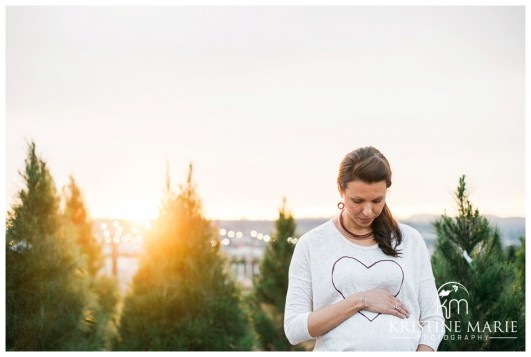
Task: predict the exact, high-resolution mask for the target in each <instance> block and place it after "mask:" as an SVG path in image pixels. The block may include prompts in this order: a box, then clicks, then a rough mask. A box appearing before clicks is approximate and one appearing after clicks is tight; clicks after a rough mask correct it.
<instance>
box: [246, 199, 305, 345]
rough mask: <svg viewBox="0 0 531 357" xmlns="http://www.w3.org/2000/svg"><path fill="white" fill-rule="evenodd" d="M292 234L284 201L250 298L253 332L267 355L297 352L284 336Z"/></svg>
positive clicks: (292, 230) (293, 229)
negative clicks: (271, 352)
mask: <svg viewBox="0 0 531 357" xmlns="http://www.w3.org/2000/svg"><path fill="white" fill-rule="evenodd" d="M295 230H296V223H295V219H294V218H293V216H292V215H291V213H289V212H287V210H286V201H285V199H284V202H283V205H282V208H281V209H280V210H279V214H278V218H277V220H276V221H275V229H274V233H273V235H272V239H271V240H270V241H269V243H268V245H267V247H266V250H265V253H264V256H263V258H262V260H261V262H260V274H259V276H258V277H257V278H255V280H254V283H253V291H252V292H251V297H250V301H251V306H252V316H253V323H254V328H255V330H256V332H257V335H258V338H259V341H260V345H261V347H262V349H264V350H267V351H290V350H297V349H300V347H299V348H297V347H295V346H292V345H291V344H290V343H289V341H288V339H287V338H286V335H285V334H284V307H285V303H286V293H287V291H288V270H289V264H290V261H291V256H292V255H293V250H294V248H295Z"/></svg>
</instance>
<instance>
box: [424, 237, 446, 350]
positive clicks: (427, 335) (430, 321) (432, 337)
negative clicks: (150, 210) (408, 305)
mask: <svg viewBox="0 0 531 357" xmlns="http://www.w3.org/2000/svg"><path fill="white" fill-rule="evenodd" d="M420 271H421V274H420V281H419V297H418V299H419V306H420V321H421V326H422V334H421V337H420V342H419V344H423V345H427V346H430V347H431V348H433V350H434V351H436V350H437V348H438V347H439V343H440V342H441V340H442V339H443V337H444V332H445V331H444V329H445V327H444V317H443V313H442V309H441V304H440V301H439V295H438V293H437V288H436V286H435V278H434V277H433V270H432V267H431V262H430V255H429V251H428V248H427V247H426V243H425V242H424V241H423V240H422V244H421V266H420Z"/></svg>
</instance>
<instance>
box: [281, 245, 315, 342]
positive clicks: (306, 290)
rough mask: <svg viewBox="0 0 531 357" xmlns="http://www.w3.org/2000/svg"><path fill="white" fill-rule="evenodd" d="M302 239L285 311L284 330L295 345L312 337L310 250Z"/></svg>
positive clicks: (293, 262) (294, 258) (293, 260)
mask: <svg viewBox="0 0 531 357" xmlns="http://www.w3.org/2000/svg"><path fill="white" fill-rule="evenodd" d="M304 248H305V247H304V241H303V240H302V239H301V240H299V242H298V243H297V245H296V247H295V251H294V252H293V256H292V258H291V263H290V267H289V283H288V292H287V295H286V308H285V311H284V332H285V334H286V337H287V338H288V340H289V342H290V343H291V344H293V345H296V344H299V343H301V342H304V341H307V340H310V339H312V337H311V336H310V333H309V332H308V316H309V315H310V313H311V312H312V305H313V304H312V281H311V272H310V264H309V259H308V251H306V250H305V249H304Z"/></svg>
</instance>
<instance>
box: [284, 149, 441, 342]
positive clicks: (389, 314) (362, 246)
mask: <svg viewBox="0 0 531 357" xmlns="http://www.w3.org/2000/svg"><path fill="white" fill-rule="evenodd" d="M337 183H338V190H339V193H340V195H341V202H339V203H338V208H339V210H340V213H339V214H338V215H337V216H336V217H334V218H332V219H331V220H329V221H328V222H326V223H324V224H322V225H321V226H319V227H317V228H314V229H313V230H311V231H309V232H308V233H306V234H304V235H303V236H302V237H301V239H300V240H299V241H298V243H297V245H296V247H295V251H294V253H293V257H292V260H291V264H290V268H289V286H288V293H287V296H286V309H285V314H284V330H285V333H286V336H287V338H288V340H289V341H290V342H291V343H292V344H299V343H301V342H304V341H306V340H310V339H316V341H315V348H314V350H315V351H382V350H388V351H435V350H437V347H438V346H439V343H440V341H441V340H442V338H443V336H444V319H443V315H442V311H441V308H440V302H439V297H438V295H437V289H436V287H435V281H434V278H433V273H432V268H431V263H430V255H429V252H428V249H427V247H426V244H425V242H424V240H423V239H422V237H421V236H420V234H419V233H418V232H417V231H416V230H415V229H413V228H411V227H409V226H407V225H404V224H399V223H397V222H396V221H395V220H394V218H393V217H392V215H391V212H390V210H389V208H388V207H387V205H386V201H385V198H386V193H387V189H388V188H389V187H390V186H391V168H390V166H389V162H388V161H387V159H386V158H385V157H384V156H383V155H382V153H380V151H378V150H377V149H375V148H373V147H364V148H359V149H357V150H354V151H352V152H350V153H349V154H347V155H346V156H345V158H344V159H343V161H342V162H341V165H340V167H339V175H338V179H337Z"/></svg>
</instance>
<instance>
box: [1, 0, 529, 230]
mask: <svg viewBox="0 0 531 357" xmlns="http://www.w3.org/2000/svg"><path fill="white" fill-rule="evenodd" d="M6 22H7V23H6V165H5V167H6V169H5V170H6V179H5V180H6V188H5V189H6V206H7V208H9V207H10V206H11V205H12V203H13V202H14V199H15V197H16V192H17V191H18V190H20V188H21V187H22V186H21V185H22V181H21V178H20V176H19V175H18V173H17V172H18V171H19V170H21V169H22V168H23V165H24V159H25V157H26V151H27V142H28V141H29V140H34V141H35V143H36V145H37V150H38V152H39V154H40V155H41V156H42V158H43V159H44V160H45V161H47V162H48V164H49V167H50V170H51V172H52V175H53V176H54V178H55V180H56V184H57V187H58V189H60V188H61V187H62V186H63V185H65V184H66V183H67V181H68V176H69V175H73V176H74V177H75V179H76V181H77V183H78V184H79V186H80V187H81V189H82V191H83V194H84V197H85V203H86V204H87V206H88V209H89V211H90V214H91V216H92V217H93V218H104V217H107V218H125V219H137V220H140V219H148V218H154V217H155V216H156V215H157V212H158V207H159V205H160V202H161V198H162V194H163V190H164V186H165V180H166V170H167V166H169V168H170V173H171V178H172V184H173V187H174V188H175V189H177V187H178V185H179V183H182V182H184V180H185V179H186V172H187V169H188V164H189V163H190V162H193V165H194V171H195V172H194V177H195V182H196V183H197V189H198V193H199V195H200V196H201V198H202V200H203V204H204V208H205V213H206V215H207V216H208V217H209V218H212V219H240V218H249V219H251V218H263V219H273V218H275V217H276V215H277V210H278V208H279V207H280V205H281V203H282V197H283V196H285V197H286V198H287V204H288V208H289V209H290V210H291V211H292V212H293V214H294V216H295V217H296V218H303V217H328V216H331V215H333V214H336V213H337V208H336V204H337V202H338V200H339V194H338V192H337V186H336V177H337V169H338V165H339V163H340V161H341V160H342V158H343V157H344V155H345V154H346V153H348V152H349V151H351V150H353V149H355V148H357V147H360V146H366V145H373V146H375V147H377V148H378V149H380V150H381V151H382V152H383V153H384V155H386V156H387V158H388V159H389V161H390V163H391V166H392V170H393V185H392V187H391V188H390V190H389V194H388V204H389V206H390V208H391V210H392V212H393V213H394V214H395V215H396V216H398V217H401V218H406V217H408V216H410V215H413V214H420V213H434V214H442V213H444V211H445V210H446V211H447V212H450V213H451V212H453V210H454V208H455V205H454V201H453V198H452V193H453V191H454V190H455V188H456V186H457V183H458V179H459V177H460V176H461V175H463V174H466V175H467V181H468V183H469V187H470V189H471V196H470V198H471V201H472V202H473V204H474V205H475V206H477V207H478V208H479V209H480V212H481V213H484V214H494V215H498V216H502V217H509V216H524V215H525V183H524V173H525V162H524V154H525V112H524V109H525V108H524V105H525V96H524V94H525V93H524V90H525V71H524V70H525V66H524V60H525V10H524V8H523V7H522V6H516V7H434V6H430V7H359V6H349V7H337V6H336V7H326V6H317V7H316V6H311V7H310V6H306V7H303V6H295V7H272V6H266V7H258V6H255V7H232V6H226V7H214V6H198V7H182V6H172V7H81V6H78V7H32V6H29V7H8V8H7V9H6Z"/></svg>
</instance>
